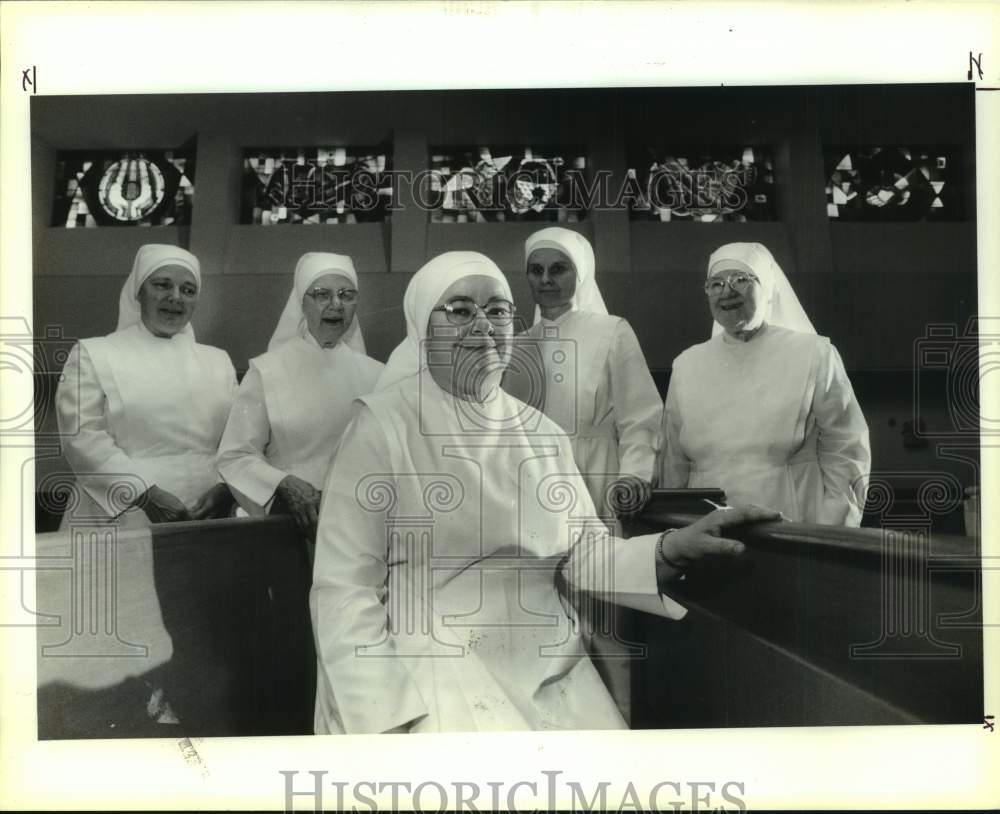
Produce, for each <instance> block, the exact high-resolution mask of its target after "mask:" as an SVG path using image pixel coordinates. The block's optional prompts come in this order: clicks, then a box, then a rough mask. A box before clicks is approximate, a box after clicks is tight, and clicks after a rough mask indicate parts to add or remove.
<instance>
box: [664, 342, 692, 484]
mask: <svg viewBox="0 0 1000 814" xmlns="http://www.w3.org/2000/svg"><path fill="white" fill-rule="evenodd" d="M679 386H680V385H679V384H678V375H677V364H676V362H675V363H674V370H673V373H672V374H671V376H670V385H669V386H668V387H667V399H666V404H664V407H663V423H662V432H663V448H662V449H661V451H660V465H659V476H660V481H659V485H660V486H661V487H662V488H664V489H685V488H687V485H688V480H689V478H690V476H691V461H690V460H688V458H687V456H686V455H685V454H684V451H683V450H682V449H681V426H682V424H681V414H680V405H679V404H678V402H677V390H678V388H679Z"/></svg>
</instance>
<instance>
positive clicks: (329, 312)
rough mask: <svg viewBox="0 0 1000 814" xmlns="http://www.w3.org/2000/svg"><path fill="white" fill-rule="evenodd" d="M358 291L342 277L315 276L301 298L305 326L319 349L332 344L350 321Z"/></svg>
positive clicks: (341, 334)
mask: <svg viewBox="0 0 1000 814" xmlns="http://www.w3.org/2000/svg"><path fill="white" fill-rule="evenodd" d="M357 296H358V291H357V289H356V288H355V287H354V283H353V282H351V279H350V278H349V277H345V276H344V275H343V274H324V275H323V276H322V277H318V278H317V279H316V280H315V281H314V282H313V284H312V285H310V286H309V290H308V291H306V293H305V294H304V295H303V297H302V313H303V314H305V317H306V327H307V328H308V330H309V333H311V334H312V336H313V339H315V340H316V341H317V342H318V343H319V345H320V347H323V348H332V347H333V346H334V345H336V344H337V343H338V342H339V341H340V338H341V337H342V336H343V335H344V333H345V332H346V331H347V329H348V328H349V327H350V326H351V322H352V321H353V319H354V311H355V310H356V309H357V306H358V304H357Z"/></svg>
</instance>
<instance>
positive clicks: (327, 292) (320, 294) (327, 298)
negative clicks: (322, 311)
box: [306, 288, 358, 308]
mask: <svg viewBox="0 0 1000 814" xmlns="http://www.w3.org/2000/svg"><path fill="white" fill-rule="evenodd" d="M334 294H336V295H337V299H339V300H340V301H341V302H344V303H348V304H349V303H352V302H355V301H357V299H358V290H357V289H356V288H338V289H337V290H336V291H333V290H332V289H330V288H314V289H313V290H312V291H307V292H306V296H307V297H312V299H313V302H314V303H316V305H318V306H319V307H320V308H326V306H328V305H329V304H330V303H331V302H333V295H334Z"/></svg>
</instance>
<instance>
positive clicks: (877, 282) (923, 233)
mask: <svg viewBox="0 0 1000 814" xmlns="http://www.w3.org/2000/svg"><path fill="white" fill-rule="evenodd" d="M31 112H32V116H31V122H32V184H33V204H32V206H33V218H34V229H33V235H32V248H33V257H34V326H35V331H36V333H37V334H43V333H44V331H45V329H46V327H51V326H60V327H61V328H62V330H63V332H64V334H65V335H67V336H71V337H72V336H90V335H94V334H103V333H107V332H109V331H111V330H113V329H114V323H115V318H116V308H117V297H118V292H119V289H120V286H121V283H122V281H123V280H124V277H125V275H126V274H127V273H128V271H129V269H130V267H131V263H132V259H133V256H134V254H135V251H136V249H137V247H138V246H140V245H142V244H143V243H148V242H171V243H178V244H180V245H182V246H185V247H187V248H189V249H191V251H193V252H194V253H195V254H197V255H198V256H199V258H200V259H201V261H202V268H203V270H204V274H205V275H206V280H205V284H204V291H203V296H202V300H201V302H200V304H199V308H198V313H197V314H196V316H195V320H194V325H195V329H196V331H197V333H198V336H199V339H200V340H201V341H203V342H207V343H209V344H213V345H218V346H220V347H223V348H225V349H226V350H227V351H228V352H229V353H230V355H231V356H232V358H233V362H234V364H235V365H236V367H237V368H238V369H240V370H242V369H245V368H246V365H247V360H248V359H249V358H250V357H252V356H254V355H256V354H258V353H261V352H262V351H263V350H264V349H265V347H266V344H267V339H268V337H269V336H270V332H271V330H272V329H273V326H274V324H275V321H276V320H277V317H278V314H279V313H280V311H281V308H282V306H283V304H284V301H285V298H286V297H287V295H288V289H289V287H290V284H291V275H292V270H293V268H294V265H295V261H296V259H297V258H298V256H299V255H300V254H302V253H303V252H305V251H316V250H332V251H337V252H341V253H346V254H350V255H351V256H352V257H353V258H354V261H355V264H356V266H357V268H358V270H359V272H361V273H362V275H363V279H362V282H361V287H362V291H363V303H362V305H361V306H360V307H359V313H360V318H361V322H362V326H363V328H364V333H365V338H366V341H367V343H368V347H369V349H370V352H371V354H372V355H373V356H375V357H376V358H379V359H382V360H384V359H385V358H387V356H388V354H389V352H390V351H391V349H392V348H393V347H394V346H395V344H396V343H397V342H398V341H399V340H400V339H401V338H402V336H403V332H404V327H403V319H402V310H401V302H402V293H403V290H404V289H405V286H406V283H407V282H408V280H409V276H410V274H411V273H412V272H414V271H415V270H416V269H417V268H419V267H420V265H422V264H423V262H425V260H427V259H429V258H430V257H432V256H434V255H435V254H437V253H439V252H441V251H445V250H448V249H475V250H478V251H481V252H484V253H485V254H487V255H489V256H490V257H492V258H493V259H494V260H495V261H496V262H497V263H498V265H500V267H501V268H502V269H503V270H504V271H505V272H507V273H508V275H509V276H510V279H511V283H512V285H513V288H514V291H515V295H516V300H517V304H518V308H519V310H521V311H522V313H524V314H526V315H527V314H530V312H531V310H532V308H531V303H530V299H529V297H528V292H527V287H526V284H525V281H524V275H523V268H522V264H523V256H522V252H523V241H524V238H525V237H526V236H527V235H528V234H530V232H531V231H533V229H534V228H536V227H535V225H534V224H431V223H428V219H427V216H426V213H425V212H422V211H420V210H419V209H416V208H414V207H412V206H410V207H407V208H406V209H404V210H402V211H397V212H394V213H393V214H392V218H391V222H390V223H387V224H359V225H350V226H346V225H344V226H318V225H317V226H291V225H289V226H275V227H260V226H243V225H239V224H238V219H239V190H240V172H241V154H242V152H241V151H242V149H243V148H244V147H249V146H268V145H274V146H289V145H308V144H317V145H331V144H344V143H348V144H361V145H365V144H377V143H386V144H390V145H391V146H392V153H393V167H394V169H397V170H411V171H412V172H414V173H417V172H419V171H421V170H423V169H426V166H427V156H428V151H429V148H430V147H431V146H432V145H437V144H461V143H472V144H475V143H479V142H482V143H489V144H515V145H525V144H533V145H553V144H557V145H573V146H576V147H579V149H580V150H581V151H582V152H583V154H585V155H586V156H587V159H588V165H589V166H590V167H592V168H601V169H609V170H610V171H611V172H612V186H614V185H615V184H616V183H619V182H620V181H621V180H622V179H624V177H625V173H626V170H627V167H628V164H627V152H628V146H629V145H630V144H633V143H635V144H645V145H656V144H662V145H664V146H668V145H671V144H673V145H701V144H704V145H711V144H715V145H733V144H740V145H742V144H757V145H767V146H769V147H770V148H771V150H772V154H773V156H774V159H775V162H776V181H777V188H776V201H777V207H778V216H779V220H778V221H776V222H774V223H760V224H753V223H745V224H738V223H733V224H726V223H720V224H697V223H646V222H642V223H630V221H629V219H628V214H627V212H624V211H594V212H592V213H591V214H590V217H589V218H588V220H587V221H586V222H584V223H581V224H579V225H578V226H575V227H574V228H579V229H580V230H581V231H582V232H583V233H584V234H585V235H587V237H588V238H590V239H591V240H592V241H593V243H594V246H595V251H596V254H597V264H598V265H597V267H598V270H599V272H598V279H599V282H600V285H601V288H602V290H603V292H604V296H605V299H606V300H607V302H608V305H609V307H610V309H611V310H612V311H613V312H616V313H619V314H621V315H622V316H625V317H626V318H628V319H629V320H630V322H631V323H632V325H633V327H634V328H635V330H636V333H637V334H638V336H639V339H640V341H641V343H642V346H643V348H644V350H645V352H646V355H647V359H648V362H649V365H650V367H652V368H654V369H667V368H669V367H670V364H671V361H672V359H673V358H674V356H676V355H677V354H678V353H679V352H680V351H682V350H683V349H684V348H685V347H687V346H688V345H690V344H692V343H694V342H699V341H702V340H703V339H705V338H706V337H707V336H708V334H709V331H710V324H711V323H710V319H709V316H708V313H707V309H706V306H705V303H704V296H703V294H702V291H701V279H702V276H703V274H704V268H705V264H706V261H707V258H708V255H709V253H710V252H711V251H712V250H713V249H714V248H715V247H716V246H718V245H720V244H722V243H725V242H728V241H731V240H759V241H761V242H763V243H765V244H767V245H768V246H769V247H770V248H771V250H772V251H773V252H774V254H775V256H776V258H777V259H778V261H779V262H780V263H781V265H782V267H783V268H784V269H785V271H786V273H787V274H788V276H789V278H790V279H791V281H792V285H793V286H794V287H795V289H796V292H797V293H798V295H799V298H800V299H801V300H802V303H803V306H804V307H805V309H806V310H807V312H808V313H809V314H810V316H811V318H812V320H813V322H814V324H815V325H816V328H817V330H818V331H819V332H820V333H823V334H826V335H828V336H830V337H831V339H832V340H833V342H834V343H835V344H836V345H837V347H838V348H839V349H840V351H841V354H842V356H843V358H844V361H845V364H846V365H847V367H848V369H849V370H851V371H852V372H856V373H859V374H860V373H864V372H876V371H885V370H894V371H904V372H905V371H907V370H911V369H912V368H913V364H914V352H915V350H914V348H915V343H916V342H917V340H919V339H920V338H921V337H923V336H924V335H925V333H926V328H927V326H928V325H929V324H934V323H952V324H957V325H959V326H964V325H965V323H966V322H967V320H968V319H969V318H970V317H971V316H973V315H974V314H975V313H976V303H977V299H976V252H975V234H976V231H975V230H976V224H975V217H974V213H975V186H974V180H975V172H974V155H975V153H974V151H975V144H974V134H975V127H974V100H973V93H972V90H971V87H969V86H966V85H951V86H945V85H914V86H838V87H787V88H663V89H659V88H644V89H625V90H616V89H600V90H557V91H549V90H541V91H433V92H384V93H355V92H351V93H302V94H276V95H266V94H243V95H240V94H220V95H215V94H204V95H189V96H178V95H149V96H103V97H35V98H33V99H32V111H31ZM192 136H197V170H196V172H197V175H196V189H197V192H196V196H195V199H194V210H193V211H194V214H193V223H192V224H191V226H190V227H180V228H178V227H152V228H104V229H63V228H59V227H52V226H50V225H49V223H50V217H51V208H52V200H53V193H54V185H55V181H54V178H55V155H56V151H57V150H60V149H97V148H100V149H111V148H123V147H137V146H143V147H177V146H180V145H181V144H182V143H184V142H185V141H187V140H188V139H189V138H191V137H192ZM828 143H829V144H845V145H859V146H860V145H877V144H894V143H898V144H928V145H929V144H946V145H949V146H951V147H952V148H954V149H956V151H957V153H958V154H959V155H960V156H962V161H963V167H962V169H963V181H964V183H965V189H966V191H965V204H966V209H967V212H968V213H969V217H968V219H967V220H965V221H963V222H958V223H924V224H884V225H875V224H846V223H844V224H841V223H830V222H829V221H828V219H827V216H826V204H825V191H824V188H825V177H824V171H823V161H822V147H823V145H824V144H828ZM404 202H405V193H404ZM893 381H896V380H895V379H894V380H893ZM868 389H869V390H870V391H871V392H876V391H877V390H878V389H879V388H868ZM882 389H883V390H884V389H886V388H882ZM873 398H876V397H875V396H873ZM877 398H878V399H879V403H872V404H870V405H866V404H863V407H864V408H865V409H866V411H868V412H869V413H871V414H872V415H879V416H883V417H885V416H888V414H889V413H893V414H895V413H897V412H900V409H899V408H900V405H899V403H898V399H891V400H890V401H884V399H887V398H888V396H887V395H885V396H878V397H877ZM935 399H936V403H935V408H934V409H937V410H939V411H940V412H941V414H942V415H944V414H946V412H947V404H946V401H945V395H944V392H943V391H941V392H940V393H938V394H937V395H936V396H935ZM890 402H891V403H890ZM886 420H888V419H886ZM881 423H882V422H878V423H877V424H876V423H873V427H872V429H873V433H875V434H879V433H881V432H882V429H883V428H882V427H881V426H879V425H880V424H881ZM892 446H893V444H890V443H888V442H882V441H881V440H879V441H878V442H877V443H876V447H877V448H880V449H881V448H885V449H886V450H888V449H889V448H891V447H892ZM887 454H888V452H887ZM912 460H913V456H912V454H910V453H907V454H906V455H905V456H904V455H899V456H893V457H892V458H891V459H889V460H887V461H885V463H887V464H890V465H892V466H897V465H899V466H903V465H906V466H908V465H910V464H912ZM929 463H930V461H929V460H928V461H924V464H925V465H929Z"/></svg>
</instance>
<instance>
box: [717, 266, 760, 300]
mask: <svg viewBox="0 0 1000 814" xmlns="http://www.w3.org/2000/svg"><path fill="white" fill-rule="evenodd" d="M759 282H760V280H758V279H757V275H755V274H751V273H750V272H749V271H734V272H731V273H729V274H726V275H725V276H723V275H719V276H718V277H709V278H708V279H707V280H706V281H705V293H706V294H708V296H710V297H718V296H719V295H720V294H722V292H723V291H725V290H726V285H727V284H728V285H729V287H730V288H731V289H733V291H735V292H737V293H739V294H742V293H744V292H745V291H747V289H749V288H750V286H752V285H753V284H754V283H759Z"/></svg>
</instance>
